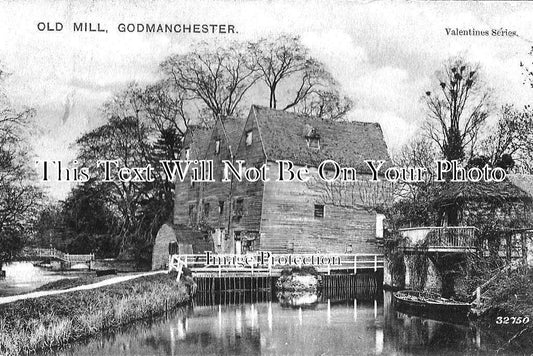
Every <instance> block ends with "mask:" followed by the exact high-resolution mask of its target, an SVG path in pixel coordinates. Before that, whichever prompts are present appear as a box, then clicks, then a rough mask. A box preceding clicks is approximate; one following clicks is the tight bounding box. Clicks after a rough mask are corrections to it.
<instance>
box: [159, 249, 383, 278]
mask: <svg viewBox="0 0 533 356" xmlns="http://www.w3.org/2000/svg"><path fill="white" fill-rule="evenodd" d="M305 266H312V267H314V268H315V269H316V270H317V271H318V273H320V274H326V275H331V274H336V273H350V274H357V273H361V272H377V271H378V270H383V266H384V257H383V255H382V254H272V253H270V252H264V251H257V252H252V253H249V254H243V255H231V254H227V255H218V254H212V253H205V254H172V255H169V261H168V267H169V271H172V270H175V271H178V273H181V271H182V268H183V267H187V268H188V269H190V270H191V271H192V273H193V275H194V276H195V277H215V276H217V277H224V276H274V277H276V276H279V275H280V274H281V271H282V270H283V269H286V268H290V267H305Z"/></svg>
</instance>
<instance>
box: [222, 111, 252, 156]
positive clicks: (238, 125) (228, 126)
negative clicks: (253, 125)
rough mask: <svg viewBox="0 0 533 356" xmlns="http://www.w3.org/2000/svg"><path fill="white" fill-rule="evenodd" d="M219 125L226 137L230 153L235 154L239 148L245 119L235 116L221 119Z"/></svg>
mask: <svg viewBox="0 0 533 356" xmlns="http://www.w3.org/2000/svg"><path fill="white" fill-rule="evenodd" d="M221 123H222V127H223V130H224V133H225V135H226V137H227V138H226V140H227V141H226V142H228V145H229V146H230V151H231V153H232V154H235V151H236V150H237V148H238V146H239V140H240V139H241V135H242V130H243V128H244V124H245V123H246V118H244V117H238V116H236V117H231V118H226V119H223V120H221Z"/></svg>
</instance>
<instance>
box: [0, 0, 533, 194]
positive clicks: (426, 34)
mask: <svg viewBox="0 0 533 356" xmlns="http://www.w3.org/2000/svg"><path fill="white" fill-rule="evenodd" d="M0 2H1V4H0V8H1V10H0V43H1V46H0V63H1V64H2V66H3V68H4V70H6V71H7V72H9V73H10V76H9V77H8V78H7V79H6V82H5V83H4V87H5V91H6V93H7V94H8V95H9V98H10V100H11V101H12V103H13V105H15V106H17V107H33V108H35V109H36V112H37V114H36V118H35V127H34V133H32V138H31V142H32V144H33V146H34V149H35V155H36V159H40V160H53V159H57V160H62V161H64V162H68V161H70V160H71V159H73V158H74V157H75V147H73V146H72V143H73V142H74V140H75V139H76V138H77V137H79V136H80V135H82V134H83V133H84V132H86V131H88V130H91V129H94V128H95V127H97V126H99V125H101V124H102V123H103V122H104V120H103V118H102V115H101V113H100V108H101V106H102V104H103V102H104V101H106V100H108V99H109V98H111V97H112V96H113V95H114V93H116V92H118V91H120V90H121V89H123V88H125V87H126V86H127V84H128V83H130V82H132V81H136V82H139V83H140V84H148V83H151V82H154V81H156V80H157V79H158V78H160V73H159V69H158V64H159V63H160V62H161V61H162V60H164V59H165V57H167V56H168V55H171V54H176V53H186V52H187V51H188V50H190V49H191V48H194V45H195V44H197V43H198V42H199V41H216V42H217V43H222V44H223V43H225V42H227V41H232V40H243V41H245V40H253V39H257V38H260V37H274V36H276V35H277V34H280V33H290V34H295V35H299V36H301V38H302V42H303V43H304V44H305V45H306V46H307V47H308V48H309V49H310V52H311V54H312V55H313V56H314V57H316V58H318V59H319V60H321V61H322V62H323V63H324V64H325V65H326V67H327V69H328V70H329V71H330V72H331V73H332V74H333V76H334V77H335V78H336V79H337V81H338V82H339V84H340V86H341V88H342V90H343V91H344V93H345V94H346V95H348V96H349V97H350V98H351V99H352V100H353V101H354V103H355V105H354V108H353V110H352V111H351V112H350V113H348V118H349V119H351V120H361V121H372V122H378V123H380V124H381V126H382V129H383V132H384V135H385V140H386V142H387V145H388V147H389V150H390V151H391V152H394V151H396V150H398V149H399V148H400V147H401V145H402V144H405V143H406V142H407V141H408V140H409V139H410V138H411V137H413V136H414V135H416V134H419V131H418V129H419V127H420V126H421V124H422V122H423V120H424V117H425V116H424V115H425V114H424V113H425V111H424V105H423V101H422V96H423V93H424V92H425V91H427V90H428V89H431V88H433V87H434V85H435V72H436V71H437V70H438V69H439V68H441V66H442V64H443V63H444V62H445V61H446V60H447V59H448V58H450V57H451V56H457V55H462V56H463V57H465V58H466V59H467V60H469V61H471V62H477V63H479V64H480V65H481V68H482V75H483V78H484V80H485V82H486V85H487V86H488V87H490V88H491V89H492V91H493V98H494V100H495V104H496V105H501V104H504V103H511V104H514V105H517V106H522V105H525V104H528V103H530V102H531V99H532V97H533V89H531V88H529V87H527V86H526V85H524V84H523V82H524V75H523V72H522V68H521V67H520V62H523V63H531V62H532V58H533V57H532V56H530V55H528V53H529V51H530V50H531V47H532V45H533V27H532V26H531V23H530V20H528V19H531V18H533V3H528V2H508V3H506V2H455V1H451V2H446V1H436V2H423V1H417V2H409V1H346V2H343V1H336V2H334V1H327V2H325V1H283V2H282V1H273V0H272V1H261V0H257V1H205V0H204V1H135V0H134V1H125V0H123V1H117V0H114V1H74V0H71V1H44V0H41V1H5V0H0ZM40 22H44V23H50V24H51V25H52V26H54V25H55V23H56V22H61V23H63V25H64V29H63V31H60V32H57V31H54V32H49V31H43V32H41V31H39V30H38V29H37V27H38V26H37V25H38V23H40ZM73 22H93V23H100V24H101V26H102V28H105V29H107V31H108V32H107V33H75V32H73V31H72V24H73ZM120 23H207V24H232V25H234V26H235V28H236V30H237V32H238V33H236V34H218V35H211V34H176V33H166V34H165V33H157V34H147V33H120V32H119V31H118V30H117V26H118V24H120ZM446 28H451V29H456V28H459V29H477V30H491V29H497V30H499V29H508V30H512V31H516V33H517V35H518V36H514V37H498V36H486V37H479V36H449V35H447V34H446ZM258 104H267V103H266V102H259V103H258ZM70 187H71V186H70V185H69V184H65V183H60V182H58V183H54V184H51V185H50V187H49V192H50V194H51V195H52V196H53V197H55V198H64V197H65V196H66V194H67V193H68V191H69V189H70Z"/></svg>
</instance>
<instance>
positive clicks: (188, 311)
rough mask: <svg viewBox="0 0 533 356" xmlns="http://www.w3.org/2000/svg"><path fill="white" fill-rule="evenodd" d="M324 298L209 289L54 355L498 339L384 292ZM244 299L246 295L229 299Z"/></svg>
mask: <svg viewBox="0 0 533 356" xmlns="http://www.w3.org/2000/svg"><path fill="white" fill-rule="evenodd" d="M322 298H323V297H320V301H319V302H318V303H315V304H313V308H303V307H301V306H294V305H291V307H289V308H287V307H284V306H283V305H281V304H280V302H279V301H278V300H277V298H276V296H275V295H270V296H267V295H262V294H256V295H255V297H252V296H248V297H242V296H240V297H239V296H223V295H220V296H213V297H212V298H211V299H210V300H213V301H214V300H216V301H217V303H214V304H209V303H201V305H200V303H197V304H193V305H190V306H188V307H186V308H183V309H180V310H179V311H177V312H176V313H175V314H173V315H171V316H168V317H166V318H162V319H159V320H156V321H152V322H151V323H145V324H136V325H135V326H132V327H130V328H128V329H126V330H123V331H122V332H119V333H117V334H115V335H107V336H102V337H100V338H99V339H97V340H96V339H93V340H91V341H89V342H88V343H86V344H83V345H81V344H80V345H76V346H74V347H72V348H70V349H68V350H63V351H59V352H55V353H54V354H57V355H96V354H97V355H220V354H222V355H224V354H230V355H258V354H267V355H270V354H282V355H310V354H312V355H315V354H328V355H338V354H342V355H346V354H357V355H390V354H394V355H413V354H439V355H456V354H465V353H467V354H469V353H474V354H480V353H481V354H483V353H491V352H493V351H494V350H495V349H496V348H497V342H495V340H498V339H497V338H495V337H493V336H492V335H491V334H490V333H488V332H485V333H483V332H482V330H480V329H479V328H477V327H476V326H475V325H474V324H469V325H457V324H452V323H447V322H441V321H436V320H431V319H425V318H421V317H417V316H412V315H408V314H404V313H401V312H398V311H397V310H395V309H394V307H393V305H392V303H391V294H390V293H388V292H382V291H379V292H378V293H377V294H375V295H373V296H370V297H369V296H368V295H365V294H359V295H358V298H348V299H347V300H344V301H341V300H340V299H336V300H332V299H326V300H324V299H322ZM200 299H202V298H200ZM242 299H245V300H247V301H246V302H241V303H237V304H234V303H233V302H234V301H237V300H242ZM202 300H203V301H204V302H205V301H207V300H209V298H206V297H204V298H203V299H202ZM222 302H225V303H222ZM503 339H504V337H503V336H502V337H501V338H500V339H499V340H500V341H502V340H503ZM484 343H485V344H484Z"/></svg>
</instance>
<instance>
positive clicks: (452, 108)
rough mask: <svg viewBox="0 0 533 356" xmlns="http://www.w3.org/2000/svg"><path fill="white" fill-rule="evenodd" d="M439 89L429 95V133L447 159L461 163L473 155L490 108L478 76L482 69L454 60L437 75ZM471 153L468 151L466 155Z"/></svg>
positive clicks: (488, 95) (463, 61) (485, 91)
mask: <svg viewBox="0 0 533 356" xmlns="http://www.w3.org/2000/svg"><path fill="white" fill-rule="evenodd" d="M436 77H437V79H438V81H439V85H438V89H436V90H435V91H434V92H431V91H427V92H426V97H425V98H426V105H427V108H428V121H427V124H426V131H427V133H428V135H429V137H430V138H431V139H432V140H433V141H434V142H435V143H436V144H437V145H438V147H439V148H440V150H441V152H442V155H443V156H444V158H446V159H448V160H454V159H457V160H462V159H464V158H465V157H466V155H467V154H468V155H470V156H472V155H473V150H474V146H475V144H476V141H477V139H478V134H479V130H480V128H481V127H482V125H483V124H484V123H485V120H486V119H487V117H488V114H489V109H490V93H489V91H488V90H486V89H485V88H484V87H483V85H482V83H481V79H480V76H479V67H478V66H477V65H472V64H469V63H467V62H466V61H465V60H464V59H462V58H458V59H452V60H450V61H449V62H448V63H447V64H446V65H445V66H444V69H443V71H442V72H439V73H437V76H436ZM467 151H469V152H467Z"/></svg>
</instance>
